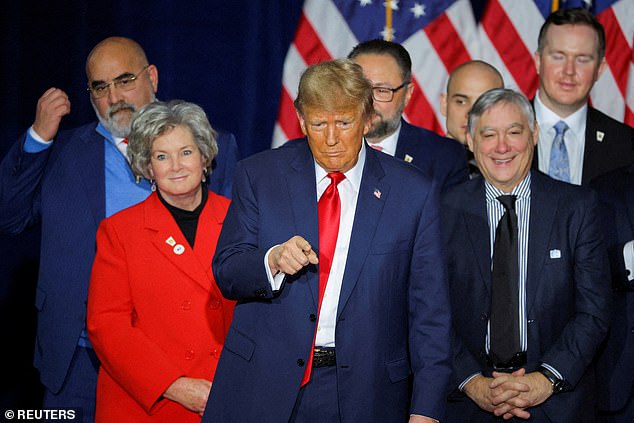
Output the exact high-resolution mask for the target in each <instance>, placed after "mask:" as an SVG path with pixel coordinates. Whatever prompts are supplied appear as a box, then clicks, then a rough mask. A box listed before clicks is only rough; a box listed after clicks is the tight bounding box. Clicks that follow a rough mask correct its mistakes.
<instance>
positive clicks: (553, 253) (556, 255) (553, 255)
mask: <svg viewBox="0 0 634 423" xmlns="http://www.w3.org/2000/svg"><path fill="white" fill-rule="evenodd" d="M550 258H551V259H558V258H561V251H560V250H557V249H555V250H550Z"/></svg>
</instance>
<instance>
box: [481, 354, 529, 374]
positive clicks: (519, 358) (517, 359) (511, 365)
mask: <svg viewBox="0 0 634 423" xmlns="http://www.w3.org/2000/svg"><path fill="white" fill-rule="evenodd" d="M487 364H488V365H489V366H490V367H493V370H495V371H496V372H504V373H513V372H514V371H516V370H519V369H521V368H522V367H524V365H526V351H522V352H518V353H517V354H515V355H514V356H513V357H512V358H511V359H510V360H508V361H505V362H499V361H494V360H493V359H492V357H491V356H490V355H488V356H487Z"/></svg>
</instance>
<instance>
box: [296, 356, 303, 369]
mask: <svg viewBox="0 0 634 423" xmlns="http://www.w3.org/2000/svg"><path fill="white" fill-rule="evenodd" d="M297 365H298V366H299V367H304V360H303V359H301V358H298V359H297Z"/></svg>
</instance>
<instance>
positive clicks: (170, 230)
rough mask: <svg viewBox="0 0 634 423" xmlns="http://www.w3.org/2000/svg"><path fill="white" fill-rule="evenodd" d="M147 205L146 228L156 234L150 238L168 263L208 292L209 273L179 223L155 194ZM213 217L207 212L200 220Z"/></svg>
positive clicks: (208, 223) (209, 285)
mask: <svg viewBox="0 0 634 423" xmlns="http://www.w3.org/2000/svg"><path fill="white" fill-rule="evenodd" d="M144 205H145V210H144V212H145V228H146V229H147V230H149V231H151V232H153V234H152V235H151V236H150V238H151V239H152V244H153V245H154V246H155V247H156V249H157V250H158V251H159V252H160V254H162V255H163V256H164V257H165V259H166V260H168V261H169V262H170V263H172V264H173V265H174V266H175V267H177V268H178V269H180V270H181V271H182V272H183V273H185V274H186V275H187V276H189V277H190V278H191V279H193V280H194V281H195V282H196V283H197V284H199V285H200V286H201V287H202V288H204V289H206V290H209V289H210V287H211V282H210V281H211V280H210V279H209V276H208V273H207V271H206V270H205V268H203V266H202V264H201V262H200V261H199V258H198V256H197V255H196V254H195V253H194V251H193V250H192V248H191V247H190V245H189V243H188V242H187V240H186V239H185V236H184V235H183V234H182V232H181V230H180V228H179V227H178V225H177V224H176V221H175V220H174V218H173V217H172V215H171V214H170V212H169V211H168V210H167V209H166V208H165V206H163V204H162V203H161V200H159V198H158V196H157V195H156V193H153V194H152V195H151V196H150V197H149V198H148V200H147V201H146V202H145V203H144ZM207 208H208V207H205V209H207ZM210 217H211V216H209V214H208V213H205V216H203V214H201V216H200V219H201V220H204V219H208V218H210ZM210 224H211V223H210V222H206V223H204V222H203V226H208V225H210ZM200 229H208V228H200ZM199 232H200V233H201V234H202V233H203V232H201V231H199ZM197 238H198V237H197ZM201 238H202V237H201ZM208 260H209V261H208V262H207V263H211V258H210V257H209V258H208Z"/></svg>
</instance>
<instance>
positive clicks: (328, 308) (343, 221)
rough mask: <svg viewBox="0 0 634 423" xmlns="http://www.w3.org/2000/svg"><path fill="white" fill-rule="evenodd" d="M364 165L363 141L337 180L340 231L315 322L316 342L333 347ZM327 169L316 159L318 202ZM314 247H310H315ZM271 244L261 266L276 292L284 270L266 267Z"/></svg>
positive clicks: (326, 185) (321, 345)
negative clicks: (276, 270) (352, 164)
mask: <svg viewBox="0 0 634 423" xmlns="http://www.w3.org/2000/svg"><path fill="white" fill-rule="evenodd" d="M364 165H365V142H363V143H362V144H361V151H359V158H358V160H357V163H356V164H355V165H354V167H352V169H350V170H348V171H347V172H345V173H344V175H345V177H346V178H345V179H344V180H343V181H341V182H340V183H339V185H338V186H337V189H338V191H339V198H340V200H341V217H340V221H339V232H338V234H337V245H336V247H335V255H334V257H333V261H332V266H331V268H330V274H329V275H328V283H327V284H326V291H325V293H324V297H323V300H322V303H321V310H320V312H319V319H318V324H317V334H316V336H315V345H316V346H319V347H334V346H335V329H336V321H337V306H338V305H339V294H340V292H341V284H342V282H343V275H344V271H345V268H346V261H347V259H348V250H349V246H350V236H351V234H352V226H353V223H354V216H355V210H356V208H357V198H358V197H359V188H360V186H361V177H362V176H363V167H364ZM327 174H328V173H327V172H326V171H325V170H324V169H322V168H321V167H320V166H319V165H318V164H317V162H315V183H316V186H317V201H319V198H320V197H321V195H322V194H323V193H324V191H326V188H328V185H330V183H331V180H330V178H328V176H327ZM316 247H317V246H313V248H314V249H316V250H318V248H316ZM273 248H275V246H274V247H271V249H269V251H268V252H267V253H266V255H265V257H264V266H265V267H266V271H267V275H268V279H269V283H270V284H271V288H272V289H273V290H274V291H276V290H278V289H280V286H281V285H282V281H283V279H284V276H285V274H284V273H278V274H277V275H275V276H273V275H272V273H271V269H270V268H269V266H268V257H269V254H270V253H271V250H272V249H273Z"/></svg>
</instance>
